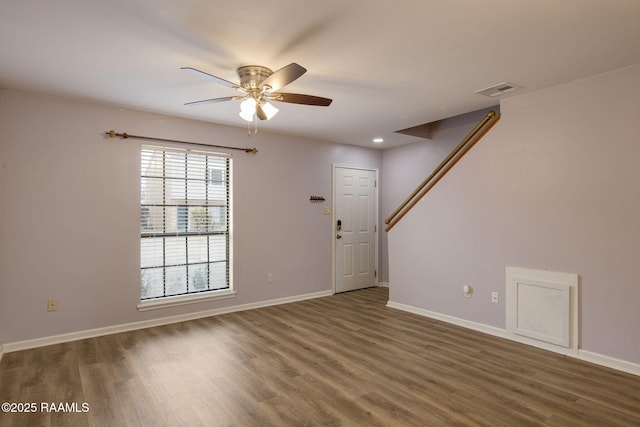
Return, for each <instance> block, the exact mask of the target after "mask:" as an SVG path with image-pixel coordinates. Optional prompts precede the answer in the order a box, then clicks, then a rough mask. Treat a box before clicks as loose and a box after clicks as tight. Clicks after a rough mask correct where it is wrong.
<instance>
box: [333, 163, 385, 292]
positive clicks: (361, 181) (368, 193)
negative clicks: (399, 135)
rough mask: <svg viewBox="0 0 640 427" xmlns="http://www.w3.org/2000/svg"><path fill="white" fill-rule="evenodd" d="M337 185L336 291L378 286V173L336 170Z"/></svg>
mask: <svg viewBox="0 0 640 427" xmlns="http://www.w3.org/2000/svg"><path fill="white" fill-rule="evenodd" d="M334 182H335V189H334V202H335V206H334V212H335V219H336V224H335V225H334V231H335V233H336V236H335V244H336V248H335V249H336V251H335V254H336V269H335V271H336V277H335V287H336V292H346V291H350V290H354V289H361V288H367V287H371V286H375V284H376V270H375V268H376V262H375V260H376V241H377V232H376V223H375V221H376V219H377V217H376V212H375V209H376V172H375V171H373V170H365V169H355V168H343V167H336V168H335V169H334ZM338 224H339V225H338Z"/></svg>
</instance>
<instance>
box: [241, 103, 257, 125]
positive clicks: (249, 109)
mask: <svg viewBox="0 0 640 427" xmlns="http://www.w3.org/2000/svg"><path fill="white" fill-rule="evenodd" d="M256 104H257V103H256V100H255V99H253V98H247V99H245V100H244V101H242V103H240V117H242V118H243V119H245V120H246V121H248V122H250V121H252V120H253V115H254V114H255V113H256Z"/></svg>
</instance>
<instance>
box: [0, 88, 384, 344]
mask: <svg viewBox="0 0 640 427" xmlns="http://www.w3.org/2000/svg"><path fill="white" fill-rule="evenodd" d="M0 129H2V132H0V344H6V343H14V342H18V341H23V340H31V339H36V338H41V337H48V336H52V335H57V334H65V333H71V332H76V331H83V330H88V329H93V328H100V327H106V326H112V325H120V324H124V323H129V322H137V321H144V320H150V319H154V318H160V317H167V316H173V315H180V314H184V313H189V312H198V311H204V310H212V309H216V308H221V307H225V306H232V305H240V304H247V303H252V302H259V301H265V300H271V299H275V298H281V297H288V296H296V295H304V294H309V293H315V292H321V291H329V290H330V289H331V266H332V259H331V257H332V252H331V245H332V244H333V239H332V232H331V230H332V224H331V216H330V215H323V213H322V208H323V206H331V198H332V197H331V171H332V169H331V167H332V163H334V162H335V163H340V164H350V165H361V166H367V167H371V168H380V167H381V158H382V154H381V152H380V151H378V150H369V149H365V148H357V147H352V146H346V145H338V144H331V143H325V142H322V141H310V140H304V139H299V138H293V137H288V136H279V135H275V134H269V133H266V132H260V133H259V134H258V135H257V136H255V137H251V138H248V137H247V133H246V129H243V128H242V127H238V128H236V127H228V126H221V125H215V124H211V123H204V122H198V121H192V120H186V119H179V118H175V117H167V116H161V115H157V114H151V113H144V112H139V111H132V110H127V109H120V108H115V107H111V106H106V105H101V104H96V103H90V102H81V101H77V100H68V99H60V98H56V97H49V96H44V95H37V94H29V93H24V92H19V91H13V90H2V91H0ZM110 129H114V130H116V131H118V132H128V133H130V134H140V135H150V136H157V137H162V138H172V139H181V140H188V141H197V142H208V143H212V144H222V145H231V146H242V147H245V146H249V147H252V146H256V147H257V148H258V150H259V152H258V154H256V155H252V154H245V153H244V152H235V151H234V152H233V156H234V227H235V229H234V259H235V264H234V275H235V289H236V291H237V296H236V297H235V298H232V299H226V300H220V301H213V302H207V303H198V304H192V305H188V306H181V307H172V308H165V309H159V310H152V311H147V312H139V311H138V310H137V309H136V304H137V303H138V302H139V277H140V273H139V257H140V255H139V203H140V196H139V176H138V174H139V147H140V144H141V143H142V142H140V141H137V140H133V139H129V140H126V141H122V140H119V139H108V138H106V137H104V136H103V135H102V134H103V132H105V131H108V130H110ZM310 195H322V196H324V197H325V198H326V199H327V201H326V203H325V204H317V203H310V202H309V196H310ZM268 272H271V273H273V281H274V283H273V284H267V283H266V277H267V273H268ZM49 298H57V299H58V301H59V309H58V311H57V312H54V313H48V312H47V311H46V306H47V300H48V299H49Z"/></svg>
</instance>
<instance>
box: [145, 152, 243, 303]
mask: <svg viewBox="0 0 640 427" xmlns="http://www.w3.org/2000/svg"><path fill="white" fill-rule="evenodd" d="M147 150H151V151H155V152H157V153H160V154H161V155H162V160H161V164H162V173H161V174H158V175H157V176H156V177H154V179H156V180H159V181H161V182H162V185H163V200H162V209H163V215H162V217H163V220H162V224H163V225H162V227H163V231H162V232H151V233H150V232H148V231H147V233H145V224H147V227H148V225H149V223H150V221H151V214H150V208H149V206H151V205H152V204H149V203H146V204H145V203H143V199H142V192H143V191H144V188H143V185H144V184H143V182H145V179H146V180H147V181H146V182H149V179H150V175H145V170H143V168H144V167H143V161H144V157H143V156H145V152H146V151H147ZM167 153H176V154H179V155H184V156H185V162H187V161H188V160H187V159H188V155H190V154H191V155H203V156H212V157H214V158H215V159H216V160H220V159H224V160H225V170H226V173H223V174H222V175H223V177H222V179H221V183H215V184H212V185H220V186H221V187H224V188H226V200H225V203H224V204H222V205H216V204H211V205H210V204H209V202H210V201H212V200H210V199H209V196H208V195H206V196H204V197H205V199H204V201H203V203H204V205H200V204H197V203H195V206H196V207H200V206H205V207H206V208H207V211H209V209H211V208H218V209H220V208H222V211H223V212H224V213H225V214H226V219H227V221H226V228H225V229H223V230H222V231H221V230H214V227H213V226H212V227H209V226H207V230H205V231H203V230H197V231H196V232H194V231H193V230H190V227H191V226H190V224H189V222H190V214H187V216H186V217H185V216H184V210H185V209H184V208H187V210H188V207H189V206H192V204H190V202H192V201H195V199H190V198H189V196H187V190H185V193H184V200H181V201H182V202H184V204H181V203H178V204H176V205H175V207H176V218H175V219H176V224H175V226H176V230H175V232H172V231H169V232H167V230H166V226H167V220H166V217H167V216H168V215H166V212H167V207H170V206H174V204H172V203H168V202H167V201H166V199H165V198H164V193H165V191H166V186H167V184H168V182H170V181H171V179H173V178H171V176H170V172H167V170H166V167H167V163H168V160H167V157H166V154H167ZM139 154H140V161H139V165H140V173H139V177H140V181H139V183H138V184H139V186H138V189H139V194H140V211H139V231H140V238H139V240H138V242H139V244H140V250H139V252H138V253H139V254H140V259H139V262H138V267H139V271H140V275H141V276H140V277H142V272H143V271H145V270H148V269H150V268H155V269H162V271H163V273H162V274H163V289H162V293H163V295H159V296H152V297H149V298H143V297H142V281H141V280H140V281H139V282H138V290H139V294H138V295H139V303H138V305H137V308H138V310H139V311H145V310H151V309H156V308H164V307H172V306H177V305H183V304H192V303H198V302H204V301H210V300H217V299H224V298H230V297H233V296H235V294H236V292H235V290H234V287H233V185H232V184H233V158H232V156H231V155H230V154H226V153H219V152H213V151H206V150H202V149H200V150H194V149H190V148H177V147H173V146H162V145H147V144H142V145H141V146H140V151H139ZM187 167H188V163H185V171H188V170H189V169H187ZM212 170H213V169H207V170H205V177H204V180H205V181H206V182H207V184H206V185H205V188H207V185H209V184H208V183H210V182H211V179H212V176H213V175H214V173H213V172H212ZM185 174H186V172H185ZM160 175H161V176H160ZM195 181H196V180H194V181H193V182H195ZM184 182H185V189H186V188H189V187H188V185H189V182H190V179H189V178H188V176H187V175H185V178H184ZM193 182H192V185H195V184H194V183H193ZM205 192H206V190H205ZM180 208H182V210H180ZM190 212H192V211H190ZM185 220H186V221H185ZM185 224H186V229H184V228H185ZM218 226H219V224H218ZM220 235H225V236H226V240H225V243H226V247H225V248H226V260H224V261H223V262H226V264H227V265H226V277H227V283H226V284H227V285H228V287H225V288H220V289H208V290H198V291H190V290H189V273H188V268H189V265H198V264H203V263H202V262H189V259H185V264H184V266H185V270H186V277H185V279H186V283H185V289H186V292H185V293H181V294H169V295H167V294H166V292H167V290H166V286H167V284H166V281H165V280H166V274H167V273H166V270H167V268H171V263H168V262H167V260H166V253H165V252H163V255H162V265H157V266H154V267H149V266H146V267H143V255H142V251H143V248H142V246H143V239H149V238H151V239H153V238H158V239H165V240H162V242H163V251H164V250H165V249H164V245H165V244H166V239H167V238H168V237H174V236H175V237H184V238H185V245H186V247H187V248H188V245H189V240H188V239H189V236H206V237H207V248H209V245H210V244H212V243H211V242H210V240H209V239H210V238H211V237H212V236H220ZM209 250H210V249H207V253H208V251H209ZM213 263H214V262H213V261H212V260H211V259H210V258H207V260H206V261H205V262H204V264H206V265H207V266H208V267H207V271H208V273H207V274H209V280H211V274H214V273H212V272H211V271H210V270H209V269H210V268H211V265H213Z"/></svg>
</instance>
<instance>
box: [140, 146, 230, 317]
mask: <svg viewBox="0 0 640 427" xmlns="http://www.w3.org/2000/svg"><path fill="white" fill-rule="evenodd" d="M140 170H141V177H140V183H141V185H140V196H141V204H140V230H141V232H140V275H141V286H140V300H141V305H140V306H139V307H142V306H145V305H146V306H149V305H152V304H148V303H149V302H152V303H153V302H157V301H163V302H166V301H167V299H169V300H170V301H173V302H175V301H178V302H179V301H180V300H184V301H192V300H193V298H192V297H193V294H200V295H199V296H202V297H210V296H215V295H219V294H221V291H225V290H226V291H230V290H231V288H232V286H231V279H230V271H231V265H230V260H231V256H230V253H231V241H230V228H231V227H230V225H231V224H230V222H231V221H230V219H231V204H230V199H231V158H229V157H227V156H224V155H219V154H211V153H206V152H197V151H191V150H179V149H174V148H159V147H151V146H143V147H142V152H141V165H140ZM226 294H227V295H228V294H229V292H227V293H226ZM185 296H189V297H190V299H185V298H183V297H185ZM145 303H147V304H145ZM158 305H164V304H158Z"/></svg>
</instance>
